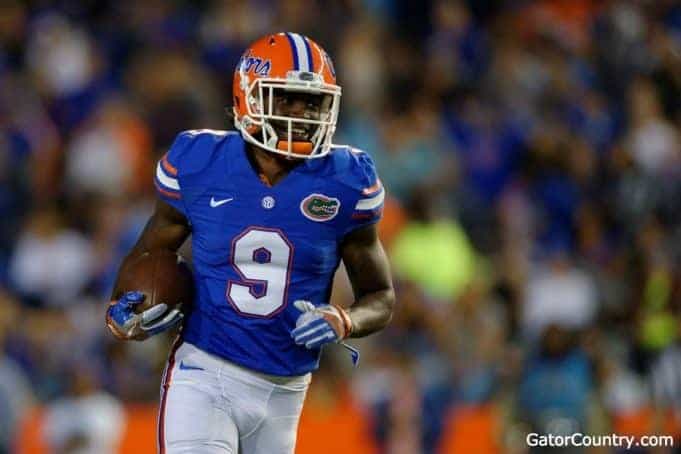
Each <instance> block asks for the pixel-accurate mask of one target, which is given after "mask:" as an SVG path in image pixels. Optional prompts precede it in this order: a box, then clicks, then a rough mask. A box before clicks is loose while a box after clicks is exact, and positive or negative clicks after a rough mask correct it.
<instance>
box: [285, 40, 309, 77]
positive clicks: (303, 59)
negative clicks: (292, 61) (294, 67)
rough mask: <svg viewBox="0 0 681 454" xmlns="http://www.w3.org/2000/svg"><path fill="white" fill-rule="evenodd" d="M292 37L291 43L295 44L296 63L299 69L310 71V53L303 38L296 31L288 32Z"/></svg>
mask: <svg viewBox="0 0 681 454" xmlns="http://www.w3.org/2000/svg"><path fill="white" fill-rule="evenodd" d="M288 35H289V36H290V37H291V38H292V39H293V44H294V45H295V46H296V53H297V54H298V64H299V69H300V70H301V71H310V72H311V71H312V61H311V58H312V55H311V54H310V52H308V48H307V45H306V43H305V38H303V37H302V36H300V35H299V34H298V33H289V34H288Z"/></svg>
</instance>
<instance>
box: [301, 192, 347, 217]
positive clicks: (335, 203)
mask: <svg viewBox="0 0 681 454" xmlns="http://www.w3.org/2000/svg"><path fill="white" fill-rule="evenodd" d="M340 205H341V203H340V200H338V199H336V198H335V197H329V196H326V195H324V194H310V195H308V196H307V197H305V198H304V199H303V201H302V202H300V211H301V212H302V213H303V215H304V216H305V217H306V218H308V219H309V220H311V221H315V222H324V221H330V220H331V219H333V218H335V217H336V215H337V214H338V211H339V210H340Z"/></svg>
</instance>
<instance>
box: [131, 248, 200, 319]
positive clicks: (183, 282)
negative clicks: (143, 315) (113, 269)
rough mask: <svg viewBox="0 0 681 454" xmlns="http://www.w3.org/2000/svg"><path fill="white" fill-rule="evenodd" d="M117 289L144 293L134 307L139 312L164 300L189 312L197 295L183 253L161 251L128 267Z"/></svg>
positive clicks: (143, 257) (140, 258) (170, 307)
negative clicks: (142, 297)
mask: <svg viewBox="0 0 681 454" xmlns="http://www.w3.org/2000/svg"><path fill="white" fill-rule="evenodd" d="M118 288H120V289H122V290H123V292H128V291H133V290H137V291H140V292H142V293H144V295H145V298H144V301H143V302H142V303H141V304H139V305H138V306H137V307H136V308H135V310H136V312H138V313H139V312H142V311H144V310H146V309H149V308H150V307H153V306H156V305H157V304H161V303H165V304H167V305H168V308H169V309H172V308H175V307H181V308H182V310H183V311H186V310H187V308H188V307H189V305H190V304H191V302H192V300H193V297H194V278H193V276H192V271H191V268H190V267H189V264H188V263H187V261H186V260H185V259H184V258H183V257H182V256H181V255H179V254H176V253H174V252H171V251H168V250H159V251H152V252H145V253H144V254H142V255H141V256H140V257H139V258H137V259H136V260H135V261H134V262H132V263H131V264H130V265H129V266H128V267H126V270H125V273H124V274H122V275H121V277H120V281H119V285H118Z"/></svg>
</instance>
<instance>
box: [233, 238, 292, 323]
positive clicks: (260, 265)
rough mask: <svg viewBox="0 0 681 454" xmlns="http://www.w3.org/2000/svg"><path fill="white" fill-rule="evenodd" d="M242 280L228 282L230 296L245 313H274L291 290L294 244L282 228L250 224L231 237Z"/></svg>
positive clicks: (256, 314) (236, 265) (239, 309)
mask: <svg viewBox="0 0 681 454" xmlns="http://www.w3.org/2000/svg"><path fill="white" fill-rule="evenodd" d="M231 259H232V265H233V266H234V270H235V271H236V272H237V274H239V278H240V279H239V280H238V281H236V280H231V279H230V280H229V281H228V282H227V300H228V301H229V303H230V304H231V305H232V306H233V307H234V309H235V310H236V311H237V312H239V313H240V314H243V315H248V316H254V317H271V316H273V315H275V314H276V313H277V312H279V311H280V310H281V309H283V307H284V305H285V303H286V294H287V293H288V284H289V279H290V269H291V263H292V261H293V246H292V245H291V243H290V242H289V241H288V239H287V238H286V236H285V235H284V233H283V232H282V231H281V230H277V229H267V228H264V227H249V228H248V229H246V230H244V231H243V232H242V233H241V234H240V235H238V236H237V237H235V238H234V240H233V241H232V254H231Z"/></svg>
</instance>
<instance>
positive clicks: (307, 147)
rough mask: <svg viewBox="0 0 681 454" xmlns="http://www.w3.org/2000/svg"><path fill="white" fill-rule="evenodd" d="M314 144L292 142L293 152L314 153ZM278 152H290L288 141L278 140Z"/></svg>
mask: <svg viewBox="0 0 681 454" xmlns="http://www.w3.org/2000/svg"><path fill="white" fill-rule="evenodd" d="M312 148H313V144H312V142H291V151H292V152H293V153H297V154H310V153H312ZM277 150H281V151H288V141H287V140H278V141H277Z"/></svg>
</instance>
